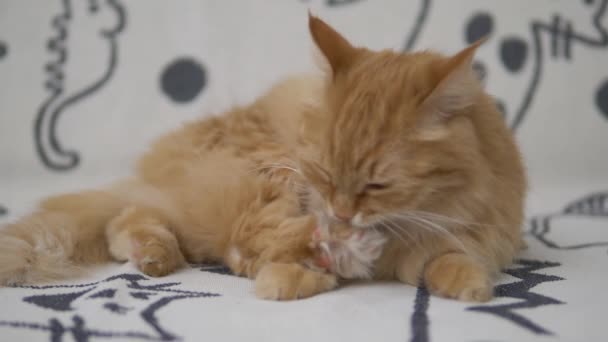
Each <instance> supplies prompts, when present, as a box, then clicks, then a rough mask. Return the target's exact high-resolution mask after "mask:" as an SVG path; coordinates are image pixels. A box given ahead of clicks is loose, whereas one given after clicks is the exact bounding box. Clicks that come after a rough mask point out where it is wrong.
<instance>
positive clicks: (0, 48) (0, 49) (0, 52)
mask: <svg viewBox="0 0 608 342" xmlns="http://www.w3.org/2000/svg"><path fill="white" fill-rule="evenodd" d="M7 54H8V46H7V45H6V43H5V42H3V41H1V40H0V60H2V59H4V57H6V55H7Z"/></svg>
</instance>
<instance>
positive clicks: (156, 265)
mask: <svg viewBox="0 0 608 342" xmlns="http://www.w3.org/2000/svg"><path fill="white" fill-rule="evenodd" d="M133 262H134V263H135V264H136V265H137V268H139V269H140V270H141V271H142V272H143V273H145V274H146V275H149V276H152V277H162V276H165V275H167V274H169V273H172V272H173V271H175V270H176V269H178V268H179V267H180V266H181V265H182V264H183V263H184V259H183V257H182V255H181V253H180V251H179V247H177V245H175V246H172V245H169V244H167V243H163V242H161V241H157V240H155V239H150V240H148V241H146V242H144V243H135V248H134V251H133Z"/></svg>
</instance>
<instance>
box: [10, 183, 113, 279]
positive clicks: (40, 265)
mask: <svg viewBox="0 0 608 342" xmlns="http://www.w3.org/2000/svg"><path fill="white" fill-rule="evenodd" d="M123 205H124V203H123V201H122V200H121V199H120V198H117V197H116V196H114V195H112V194H110V193H108V192H105V191H83V192H78V193H71V194H64V195H58V196H53V197H50V198H47V199H46V200H43V201H42V202H41V203H40V205H39V207H38V208H37V210H35V211H34V212H32V213H30V214H28V215H26V216H24V217H22V218H21V219H19V220H18V221H16V222H14V223H10V224H8V225H6V226H4V227H2V228H0V286H4V285H8V284H22V283H36V282H43V281H48V280H58V279H65V278H69V277H72V276H75V275H77V274H81V273H82V272H83V271H85V270H86V267H85V266H86V265H90V264H95V263H101V262H107V261H111V260H112V259H111V257H110V254H109V253H108V246H107V244H106V241H105V239H104V228H105V226H106V224H107V222H108V221H109V220H110V219H111V218H113V217H114V216H116V214H117V213H118V212H120V210H121V208H122V207H123Z"/></svg>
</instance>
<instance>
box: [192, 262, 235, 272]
mask: <svg viewBox="0 0 608 342" xmlns="http://www.w3.org/2000/svg"><path fill="white" fill-rule="evenodd" d="M190 266H191V267H193V268H198V269H199V270H201V271H203V272H211V273H217V274H221V275H234V273H232V271H231V270H230V268H228V267H227V266H224V265H221V264H214V263H213V264H212V263H209V264H192V265H190Z"/></svg>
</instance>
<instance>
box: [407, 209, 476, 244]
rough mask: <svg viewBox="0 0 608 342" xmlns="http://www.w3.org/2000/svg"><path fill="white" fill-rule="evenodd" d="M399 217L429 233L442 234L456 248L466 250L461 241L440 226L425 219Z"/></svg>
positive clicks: (409, 216) (412, 216) (411, 216)
mask: <svg viewBox="0 0 608 342" xmlns="http://www.w3.org/2000/svg"><path fill="white" fill-rule="evenodd" d="M399 217H400V218H402V219H405V220H407V221H409V222H411V223H413V224H415V225H416V226H418V227H421V228H424V229H426V230H428V231H430V232H433V233H440V234H443V235H445V236H446V237H447V238H449V239H450V240H452V241H453V242H454V243H456V244H457V245H458V247H460V248H461V249H463V250H465V249H466V248H465V246H464V244H463V243H462V241H460V239H458V238H457V237H456V236H455V235H454V234H453V233H452V232H450V231H449V230H448V229H446V228H444V227H442V226H441V225H439V224H437V223H435V222H432V221H430V220H427V219H425V218H422V217H418V216H414V215H399Z"/></svg>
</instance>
